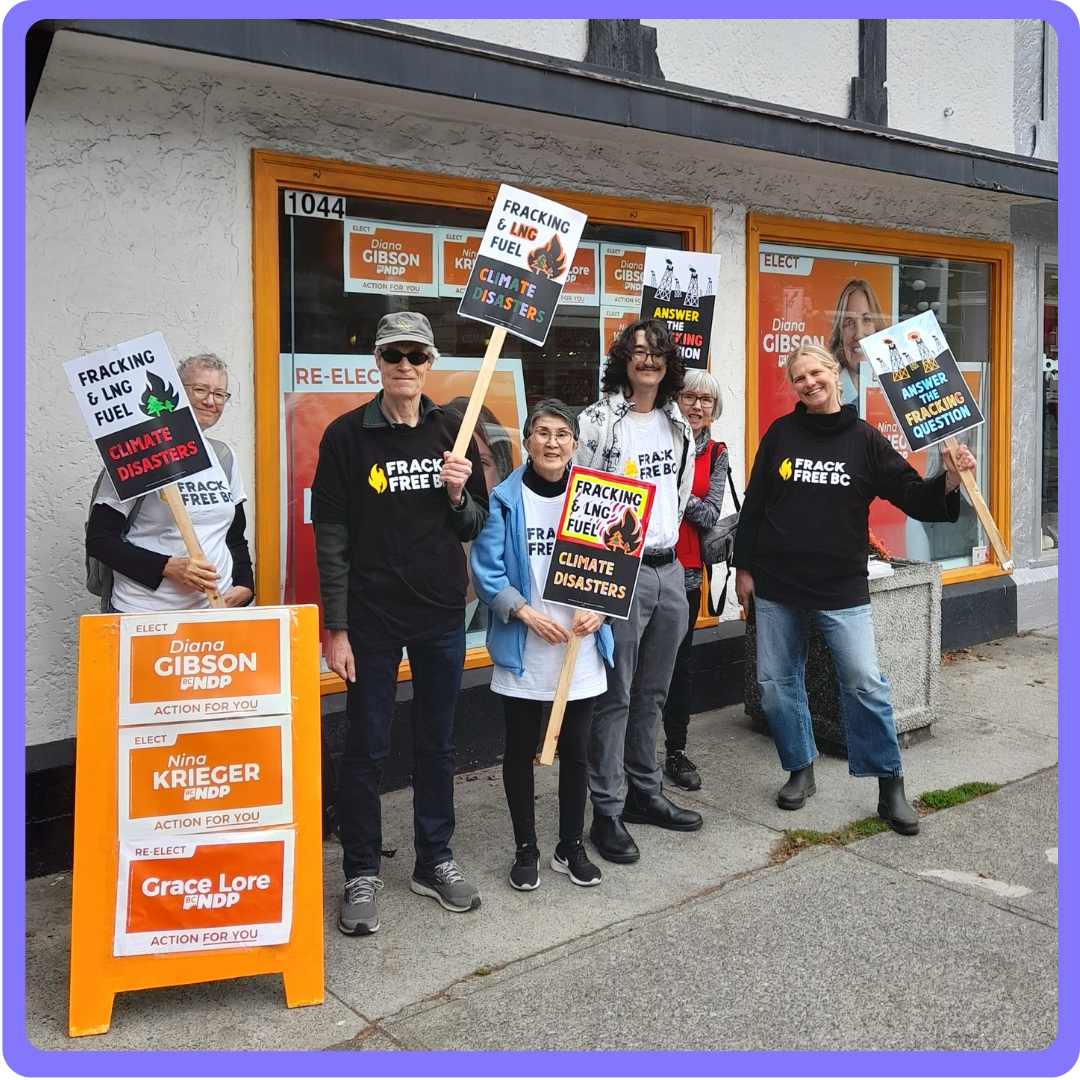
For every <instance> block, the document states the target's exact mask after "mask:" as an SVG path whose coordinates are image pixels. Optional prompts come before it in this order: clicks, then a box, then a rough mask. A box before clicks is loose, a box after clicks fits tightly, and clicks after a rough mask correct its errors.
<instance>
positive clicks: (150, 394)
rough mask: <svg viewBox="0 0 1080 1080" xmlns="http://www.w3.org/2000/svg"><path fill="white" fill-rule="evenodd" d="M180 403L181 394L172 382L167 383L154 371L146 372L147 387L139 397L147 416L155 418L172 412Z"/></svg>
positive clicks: (141, 406)
mask: <svg viewBox="0 0 1080 1080" xmlns="http://www.w3.org/2000/svg"><path fill="white" fill-rule="evenodd" d="M179 404H180V395H179V394H178V393H177V392H176V391H175V390H174V389H173V387H172V383H169V384H166V383H165V381H164V379H160V378H159V377H158V376H157V375H155V374H154V373H153V372H152V371H148V372H147V373H146V389H145V390H144V391H143V393H142V397H141V398H139V408H140V409H142V411H143V412H144V413H146V415H147V416H152V417H154V418H155V419H156V418H157V417H159V416H160V415H161V414H162V413H166V412H172V411H173V409H175V408H176V407H177V405H179Z"/></svg>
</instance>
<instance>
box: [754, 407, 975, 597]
mask: <svg viewBox="0 0 1080 1080" xmlns="http://www.w3.org/2000/svg"><path fill="white" fill-rule="evenodd" d="M945 479H946V477H945V474H944V473H942V474H941V475H940V476H936V477H934V478H933V479H932V480H924V479H923V478H922V477H921V476H919V474H918V473H917V472H916V471H915V470H914V469H913V468H912V467H911V466H910V465H909V464H908V463H907V462H906V461H905V460H904V459H903V458H902V457H901V456H900V455H899V454H898V453H897V452H896V451H895V450H894V449H893V448H892V446H891V445H890V444H889V442H888V440H886V439H885V437H884V436H883V435H882V434H881V433H880V432H878V431H876V430H875V429H874V428H872V427H871V426H870V425H869V424H868V423H866V421H865V420H860V419H859V416H858V413H857V412H856V411H855V407H854V406H853V405H844V406H842V407H841V409H840V411H839V412H838V413H827V414H815V413H809V412H807V411H806V406H805V405H804V404H803V403H802V402H801V401H800V402H799V403H798V404H797V405H796V406H795V411H794V412H791V413H789V414H788V415H787V416H782V417H780V419H779V420H777V421H775V422H774V423H773V424H772V426H771V427H770V428H769V430H768V431H767V432H765V437H764V438H763V439H762V440H761V445H760V446H759V447H758V452H757V457H756V458H755V459H754V468H753V470H752V472H751V473H750V483H749V484H748V485H747V487H746V500H745V502H744V503H743V508H742V514H741V515H740V517H739V531H738V533H737V534H736V537H735V554H734V563H735V566H737V567H738V568H739V569H741V570H749V571H750V573H751V574H752V575H753V578H754V591H755V593H756V594H757V595H759V596H761V597H762V598H763V599H765V600H772V601H773V602H774V603H779V604H789V605H790V606H792V607H800V608H811V609H814V610H822V611H830V610H836V609H838V608H848V607H858V606H860V605H862V604H868V603H869V602H870V589H869V586H868V585H867V580H866V577H867V569H866V560H867V557H868V555H869V547H870V543H869V523H868V522H869V516H870V504H871V502H873V500H874V498H875V496H876V497H878V498H882V499H887V500H888V501H889V502H891V503H892V504H893V505H894V506H897V507H899V508H900V509H901V510H903V511H904V513H905V514H907V515H908V516H909V517H913V518H917V519H918V520H920V521H956V519H957V518H958V517H959V516H960V492H959V489H957V490H956V491H953V492H951V493H950V494H949V495H946V494H945Z"/></svg>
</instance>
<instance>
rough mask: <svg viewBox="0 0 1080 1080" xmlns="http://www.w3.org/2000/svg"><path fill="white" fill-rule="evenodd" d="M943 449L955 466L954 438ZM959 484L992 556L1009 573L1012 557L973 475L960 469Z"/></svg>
mask: <svg viewBox="0 0 1080 1080" xmlns="http://www.w3.org/2000/svg"><path fill="white" fill-rule="evenodd" d="M945 448H946V449H947V450H948V451H949V453H950V454H952V456H953V464H954V465H955V464H956V454H957V451H958V450H959V449H960V447H959V446H958V445H957V442H956V438H955V437H954V436H952V435H950V436H949V437H948V438H947V439H946V440H945ZM960 482H961V483H962V484H963V485H964V490H965V491H966V492H967V493H968V498H969V499H970V500H971V505H972V506H974V507H975V513H976V514H978V515H979V521H981V522H982V527H983V528H984V529H985V530H986V536H987V538H988V539H989V541H990V544H991V546H992V547H993V549H994V554H995V555H996V556H997V561H998V563H999V564H1000V565H1001V569H1002V570H1009V571H1011V570H1012V568H1013V561H1012V556H1011V555H1010V554H1009V549H1008V548H1007V547H1006V546H1005V541H1004V540H1002V539H1001V533H999V532H998V527H997V525H996V524H995V522H994V519H993V517H992V516H991V515H990V507H989V506H987V505H986V500H985V499H984V498H983V497H982V493H981V492H980V491H979V485H978V483H977V482H976V480H975V474H974V473H973V472H972V471H971V470H970V469H961V470H960Z"/></svg>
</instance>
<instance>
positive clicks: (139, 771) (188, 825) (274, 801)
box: [117, 716, 293, 839]
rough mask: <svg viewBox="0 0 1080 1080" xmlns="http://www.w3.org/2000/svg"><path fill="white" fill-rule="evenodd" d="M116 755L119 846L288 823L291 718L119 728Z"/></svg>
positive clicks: (290, 819)
mask: <svg viewBox="0 0 1080 1080" xmlns="http://www.w3.org/2000/svg"><path fill="white" fill-rule="evenodd" d="M119 750H120V760H119V768H118V770H117V777H118V781H119V788H118V804H119V805H118V810H119V816H118V821H119V832H120V836H121V838H123V839H134V838H151V837H159V838H160V837H170V836H175V835H178V834H181V833H191V832H218V831H222V830H225V829H254V828H260V827H265V826H267V825H286V824H289V823H290V822H291V821H292V820H293V815H292V787H293V784H292V724H291V721H290V718H289V717H288V716H270V717H266V718H260V719H255V720H248V719H242V720H241V719H232V720H215V721H212V722H211V723H207V724H200V723H194V724H161V725H157V726H154V727H138V728H121V729H120V733H119Z"/></svg>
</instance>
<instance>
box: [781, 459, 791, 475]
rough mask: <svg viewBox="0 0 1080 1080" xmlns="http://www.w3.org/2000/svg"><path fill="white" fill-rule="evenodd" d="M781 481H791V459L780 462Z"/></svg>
mask: <svg viewBox="0 0 1080 1080" xmlns="http://www.w3.org/2000/svg"><path fill="white" fill-rule="evenodd" d="M780 479H781V480H790V479H791V458H784V460H783V461H782V462H780Z"/></svg>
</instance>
